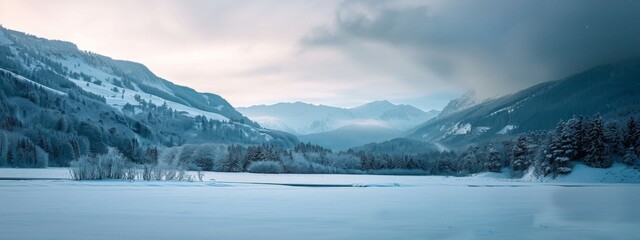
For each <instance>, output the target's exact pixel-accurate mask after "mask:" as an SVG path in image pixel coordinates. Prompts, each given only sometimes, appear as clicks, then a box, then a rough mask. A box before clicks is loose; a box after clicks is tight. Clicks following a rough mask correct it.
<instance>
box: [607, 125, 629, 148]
mask: <svg viewBox="0 0 640 240" xmlns="http://www.w3.org/2000/svg"><path fill="white" fill-rule="evenodd" d="M604 137H605V140H606V145H607V155H618V156H620V155H623V154H625V149H624V146H623V144H622V142H623V137H622V133H621V131H620V127H618V122H615V121H611V122H608V123H607V124H606V130H605V134H604Z"/></svg>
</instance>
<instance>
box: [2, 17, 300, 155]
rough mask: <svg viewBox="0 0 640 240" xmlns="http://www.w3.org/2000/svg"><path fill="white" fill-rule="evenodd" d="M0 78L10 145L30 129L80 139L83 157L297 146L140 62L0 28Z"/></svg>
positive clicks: (214, 97)
mask: <svg viewBox="0 0 640 240" xmlns="http://www.w3.org/2000/svg"><path fill="white" fill-rule="evenodd" d="M0 76H1V77H2V82H3V83H4V85H2V86H0V87H2V88H1V89H0V90H2V91H0V93H1V94H0V100H2V101H0V113H1V114H0V120H3V119H4V120H7V119H9V120H7V121H10V126H12V127H10V128H3V129H10V130H11V133H12V135H10V137H12V138H16V139H19V138H20V137H21V136H30V138H31V137H33V136H35V135H33V133H30V132H32V131H35V130H34V129H37V131H42V132H44V134H46V135H48V136H52V137H55V138H56V139H55V140H51V141H58V140H60V139H61V138H62V139H73V141H71V142H79V143H83V142H85V141H86V142H87V144H85V145H87V146H90V147H88V148H87V149H91V151H92V152H91V153H94V152H93V150H96V151H98V152H102V151H104V149H106V146H113V147H118V148H120V149H121V150H122V151H123V152H126V151H129V150H131V149H132V148H133V149H136V150H135V151H143V150H141V149H142V147H147V146H158V145H159V146H161V145H167V146H173V145H180V144H184V143H201V142H217V143H238V144H262V143H274V144H280V145H287V146H291V145H293V144H295V143H296V142H297V139H296V137H295V136H293V135H290V134H287V133H283V132H279V131H274V130H268V129H264V128H262V127H260V126H259V125H258V124H257V123H255V122H253V121H251V120H249V119H248V118H247V117H245V116H243V115H242V114H241V113H239V112H238V111H236V110H235V108H234V107H233V106H231V105H230V104H229V103H228V102H227V101H226V100H225V99H223V98H222V97H220V96H218V95H216V94H212V93H200V92H197V91H195V90H193V89H191V88H188V87H184V86H179V85H176V84H173V83H171V82H169V81H167V80H165V79H162V78H160V77H158V76H156V75H155V74H153V73H152V72H151V71H150V70H149V69H148V68H147V67H145V66H144V65H142V64H139V63H134V62H129V61H122V60H114V59H111V58H109V57H106V56H102V55H99V54H95V53H91V52H86V51H81V50H79V49H78V48H77V47H76V45H74V44H73V43H70V42H64V41H58V40H48V39H43V38H38V37H36V36H32V35H29V34H25V33H22V32H18V31H13V30H9V29H4V28H1V27H0ZM56 121H58V122H59V124H58V125H56V126H52V125H53V124H54V123H55V122H56ZM0 122H2V121H0ZM0 125H1V123H0ZM14 125H15V126H14ZM15 127H17V128H18V129H15ZM61 129H64V132H61ZM0 130H2V129H0ZM85 131H86V132H85ZM23 134H24V135H23ZM28 134H31V135H28ZM32 141H34V142H35V140H34V139H32ZM64 141H68V140H64ZM64 141H63V142H64ZM80 145H83V144H80ZM98 146H99V147H98ZM41 148H42V150H44V151H48V150H47V149H46V148H47V147H46V146H42V147H41ZM49 150H51V149H49ZM51 151H53V150H51ZM56 151H58V150H56ZM60 151H62V150H60ZM131 151H133V150H131ZM76 152H77V153H78V154H80V153H82V154H88V153H89V152H82V151H80V150H77V151H76ZM51 154H53V152H51ZM56 154H57V152H56ZM126 154H127V155H128V157H131V158H137V157H139V156H135V154H141V153H139V152H138V153H134V152H127V153H126ZM76 155H77V154H76ZM52 156H53V155H52ZM140 158H141V157H140Z"/></svg>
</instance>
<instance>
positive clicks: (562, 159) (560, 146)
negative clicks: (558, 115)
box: [547, 121, 575, 175]
mask: <svg viewBox="0 0 640 240" xmlns="http://www.w3.org/2000/svg"><path fill="white" fill-rule="evenodd" d="M567 128H568V127H567V126H566V123H564V122H563V121H560V122H558V124H557V125H556V130H555V131H554V132H553V135H552V136H551V144H550V146H549V150H548V153H547V158H549V159H548V160H547V161H548V162H549V165H550V166H549V167H550V168H551V170H550V171H551V172H550V173H553V175H557V174H566V173H569V172H571V170H572V166H571V159H572V158H573V157H575V150H574V149H575V145H574V144H573V142H572V138H573V135H572V134H571V133H572V132H573V129H567Z"/></svg>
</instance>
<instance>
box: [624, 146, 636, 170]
mask: <svg viewBox="0 0 640 240" xmlns="http://www.w3.org/2000/svg"><path fill="white" fill-rule="evenodd" d="M624 163H625V164H627V165H629V166H635V165H637V164H638V155H637V154H636V150H635V149H634V148H633V147H630V148H629V149H627V153H626V154H625V155H624Z"/></svg>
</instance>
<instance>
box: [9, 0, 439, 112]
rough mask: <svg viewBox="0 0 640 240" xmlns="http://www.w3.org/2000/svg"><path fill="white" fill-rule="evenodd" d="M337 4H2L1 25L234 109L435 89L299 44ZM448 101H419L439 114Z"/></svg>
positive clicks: (345, 101)
mask: <svg viewBox="0 0 640 240" xmlns="http://www.w3.org/2000/svg"><path fill="white" fill-rule="evenodd" d="M339 4H340V2H339V1H330V0H329V1H328V0H315V1H287V2H283V1H251V2H245V1H131V0H126V1H125V0H116V1H81V0H64V1H48V0H27V1H23V0H19V1H10V0H0V24H2V25H3V26H5V27H7V28H10V29H14V30H18V31H23V32H27V33H30V34H33V35H37V36H40V37H45V38H50V39H60V40H65V41H70V42H73V43H75V44H77V45H78V47H79V48H80V49H82V50H88V51H92V52H96V53H99V54H102V55H106V56H109V57H112V58H116V59H125V60H131V61H136V62H140V63H143V64H145V65H146V66H147V67H149V68H150V69H151V70H152V71H153V72H154V73H156V74H157V75H159V76H160V77H163V78H165V79H167V80H169V81H172V82H175V83H177V84H180V85H186V86H189V87H192V88H195V89H196V90H198V91H205V92H213V93H217V94H220V95H221V96H223V97H224V98H226V99H227V100H229V101H230V102H231V103H232V104H233V105H234V106H249V105H255V104H271V103H277V102H282V101H306V102H311V103H316V104H328V105H336V106H343V107H349V106H355V105H358V104H362V103H365V102H368V101H373V100H381V99H389V100H392V101H394V102H398V103H411V102H413V101H414V100H413V99H415V98H421V97H424V95H425V94H429V93H435V91H433V90H437V88H436V87H433V86H431V87H430V88H431V90H428V91H424V90H419V88H422V87H427V86H419V85H418V86H416V84H414V83H411V82H402V81H397V80H396V79H394V77H393V74H389V73H386V72H384V73H382V74H380V73H375V72H374V73H372V72H371V71H369V69H368V68H366V67H364V66H363V65H362V64H360V63H357V62H354V61H352V60H351V59H349V57H348V56H345V55H344V54H343V53H341V52H340V51H339V50H334V49H328V48H326V49H309V48H304V47H303V46H301V44H300V41H301V39H303V38H304V37H305V36H307V35H309V34H312V33H313V31H314V28H317V27H319V26H328V25H330V24H331V23H332V22H333V21H334V16H335V13H336V8H337V7H338V5H339ZM390 53H392V52H390ZM392 54H393V53H392ZM407 63H408V64H411V63H410V62H407ZM398 66H399V67H402V66H400V63H398ZM406 68H408V69H410V68H412V67H406ZM416 87H418V89H416ZM448 98H449V97H447V99H440V100H436V101H432V103H435V104H431V103H428V104H419V103H418V104H416V103H415V102H414V105H416V106H418V107H423V108H427V109H430V108H441V107H442V106H443V104H445V103H446V100H448Z"/></svg>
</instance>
